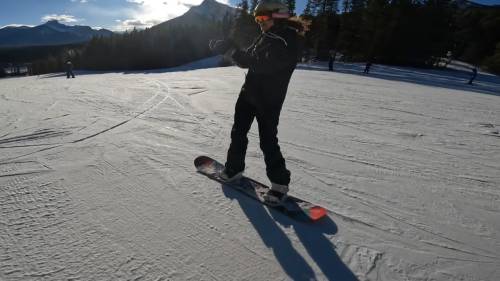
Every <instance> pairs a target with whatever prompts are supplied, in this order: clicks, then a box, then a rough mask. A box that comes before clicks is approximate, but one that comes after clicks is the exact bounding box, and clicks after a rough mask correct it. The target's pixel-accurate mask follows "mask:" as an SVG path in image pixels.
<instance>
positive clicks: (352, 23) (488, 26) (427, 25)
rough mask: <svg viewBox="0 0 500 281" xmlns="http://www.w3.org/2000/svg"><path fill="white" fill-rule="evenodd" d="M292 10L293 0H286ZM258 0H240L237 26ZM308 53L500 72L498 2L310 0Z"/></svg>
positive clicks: (317, 56)
mask: <svg viewBox="0 0 500 281" xmlns="http://www.w3.org/2000/svg"><path fill="white" fill-rule="evenodd" d="M282 1H284V2H283V3H285V4H287V5H288V7H289V10H290V12H291V13H292V14H293V11H294V10H295V0H282ZM256 4H257V2H256V1H255V0H250V1H248V0H242V1H241V2H240V4H239V7H240V8H241V10H242V13H241V14H240V16H239V19H238V20H237V23H238V24H239V26H237V29H239V30H249V27H248V26H247V25H252V24H253V23H252V19H251V17H252V15H251V11H252V10H253V8H254V7H255V5H256ZM300 17H301V18H303V19H306V20H308V21H309V22H310V23H311V24H310V27H309V28H310V30H309V32H308V33H307V35H306V39H305V48H304V54H303V55H304V56H305V57H308V58H314V59H320V60H321V59H327V58H328V57H329V56H337V55H341V57H342V59H343V60H345V61H370V62H374V63H375V62H376V63H382V64H393V65H407V66H418V67H435V66H443V65H445V64H446V63H447V62H449V60H450V59H458V60H462V61H465V62H468V63H470V64H473V65H475V66H479V67H482V68H484V69H486V70H489V71H491V72H494V73H497V74H500V7H499V6H497V7H489V6H482V5H477V4H474V3H470V2H464V1H462V2H458V1H453V0H308V1H307V3H306V6H305V9H304V11H303V12H302V13H301V14H300Z"/></svg>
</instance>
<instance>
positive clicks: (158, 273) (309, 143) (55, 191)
mask: <svg viewBox="0 0 500 281" xmlns="http://www.w3.org/2000/svg"><path fill="white" fill-rule="evenodd" d="M300 68H301V69H298V70H296V72H295V73H294V75H293V77H292V82H291V84H290V87H289V94H288V97H287V100H286V102H285V105H284V109H283V112H282V117H281V122H280V127H279V139H280V143H281V148H282V151H283V153H284V155H285V158H286V160H287V165H288V167H289V169H290V170H291V171H292V182H291V185H290V188H291V192H292V193H293V194H295V195H297V196H299V197H301V198H304V199H307V200H310V201H313V202H317V203H318V204H321V205H323V206H325V207H327V208H328V209H330V210H331V213H330V216H329V218H328V219H326V220H324V221H322V222H320V223H317V224H313V225H307V224H303V223H298V222H295V221H293V220H291V219H290V218H288V217H286V216H284V215H282V214H280V213H277V212H275V211H270V210H268V209H267V208H264V207H263V206H262V205H260V204H259V203H256V202H254V201H253V200H251V199H249V198H247V197H245V196H243V195H241V194H240V193H238V192H235V191H233V190H231V189H227V188H222V187H221V185H220V184H218V183H216V182H214V181H211V180H209V179H207V178H206V177H204V176H201V175H199V174H196V173H195V169H194V167H193V163H192V161H193V159H194V158H195V157H196V156H198V155H209V156H212V157H214V158H216V159H219V160H221V161H223V160H224V158H225V153H226V149H227V147H228V144H229V133H230V130H231V124H232V114H233V108H234V103H235V101H236V98H237V94H238V92H239V89H240V87H241V84H242V82H243V80H244V76H245V71H244V70H242V69H238V68H236V67H227V68H210V69H198V70H189V71H172V70H165V71H153V72H148V71H145V72H130V73H90V72H87V73H76V74H77V77H76V78H75V79H66V77H65V76H63V75H62V74H53V75H44V76H39V77H36V76H35V77H25V78H12V79H2V80H0V280H488V281H494V280H499V279H500V259H499V253H500V220H499V214H500V172H499V171H500V135H499V130H500V78H499V77H496V76H492V75H487V74H485V73H480V75H479V77H478V78H477V83H476V85H474V86H469V85H466V84H465V82H466V81H467V79H468V77H469V74H468V73H466V72H460V71H457V70H450V71H437V70H421V69H412V68H401V67H389V66H379V65H375V66H373V68H372V71H371V73H370V74H369V75H363V74H361V72H362V69H363V65H356V64H336V65H335V68H336V71H335V72H328V71H324V69H325V66H324V65H320V64H315V65H302V66H301V67H300ZM187 69H190V67H188V68H187ZM187 69H182V70H187ZM254 125H255V124H254ZM249 139H250V145H249V151H248V155H247V171H246V174H247V175H248V176H251V177H253V178H255V179H257V180H261V181H264V182H267V179H266V177H265V168H264V163H263V156H262V153H261V152H260V149H259V143H258V133H257V130H256V126H254V127H253V128H252V131H251V133H250V135H249Z"/></svg>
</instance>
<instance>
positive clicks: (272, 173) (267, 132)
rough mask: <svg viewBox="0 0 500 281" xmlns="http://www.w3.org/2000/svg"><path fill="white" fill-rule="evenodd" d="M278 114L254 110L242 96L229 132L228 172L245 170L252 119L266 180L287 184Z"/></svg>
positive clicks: (288, 178) (259, 109)
mask: <svg viewBox="0 0 500 281" xmlns="http://www.w3.org/2000/svg"><path fill="white" fill-rule="evenodd" d="M280 112H281V108H275V109H270V108H267V109H266V108H257V107H256V106H254V105H252V104H251V103H249V102H248V101H247V100H246V99H245V98H243V97H242V96H240V97H239V98H238V101H237V102H236V108H235V114H234V124H233V128H232V130H231V145H230V146H229V151H228V153H227V161H226V168H227V169H229V170H233V171H237V172H239V171H243V170H244V169H245V154H246V151H247V146H248V138H247V134H248V131H249V130H250V127H251V126H252V123H253V120H254V118H255V119H257V124H258V126H259V138H260V148H261V149H262V152H263V153H264V161H265V162H266V172H267V177H268V178H269V179H270V180H271V182H273V183H277V184H282V185H288V184H289V183H290V171H288V170H287V169H286V165H285V159H284V158H283V155H282V154H281V151H280V147H279V145H278V137H277V135H278V123H279V117H280Z"/></svg>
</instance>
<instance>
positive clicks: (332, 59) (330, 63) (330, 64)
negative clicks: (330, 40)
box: [328, 50, 335, 71]
mask: <svg viewBox="0 0 500 281" xmlns="http://www.w3.org/2000/svg"><path fill="white" fill-rule="evenodd" d="M328 54H329V58H328V70H330V71H333V63H334V62H335V52H334V51H333V50H330V52H329V53H328Z"/></svg>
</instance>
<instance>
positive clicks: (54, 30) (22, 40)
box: [0, 20, 113, 47]
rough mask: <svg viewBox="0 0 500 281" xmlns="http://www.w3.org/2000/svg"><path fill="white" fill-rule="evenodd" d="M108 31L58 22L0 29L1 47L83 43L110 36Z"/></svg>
mask: <svg viewBox="0 0 500 281" xmlns="http://www.w3.org/2000/svg"><path fill="white" fill-rule="evenodd" d="M111 34H113V32H111V31H109V30H107V29H99V30H96V29H92V28H90V27H89V26H80V25H75V26H68V25H64V24H61V23H59V22H58V21H57V20H52V21H48V22H46V23H44V24H41V25H38V26H35V27H27V26H20V27H4V28H2V29H0V47H26V46H47V45H63V44H73V43H81V42H85V41H88V40H90V39H91V38H92V37H94V36H105V37H106V36H110V35H111Z"/></svg>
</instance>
